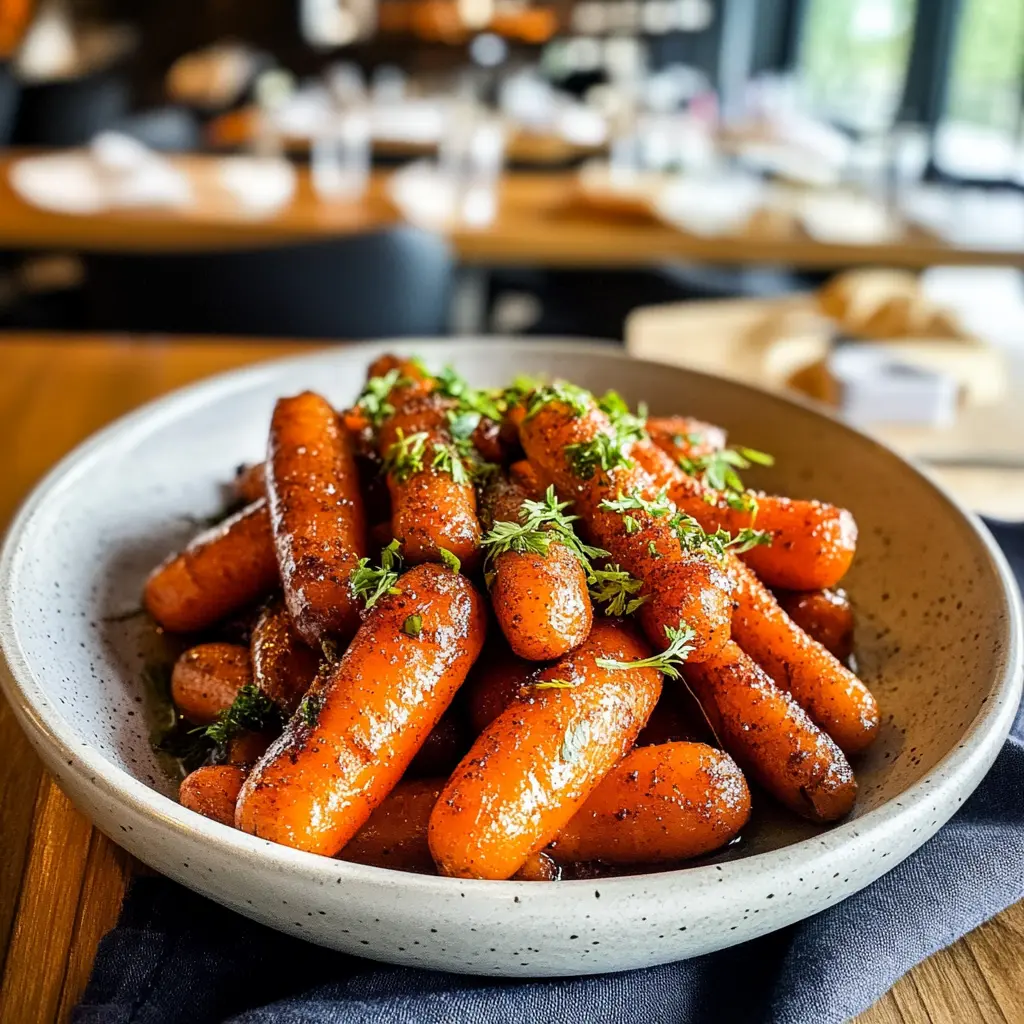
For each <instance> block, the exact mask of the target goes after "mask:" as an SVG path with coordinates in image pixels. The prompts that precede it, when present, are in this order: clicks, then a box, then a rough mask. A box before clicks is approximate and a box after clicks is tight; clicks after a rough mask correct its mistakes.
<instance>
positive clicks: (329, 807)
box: [236, 564, 486, 856]
mask: <svg viewBox="0 0 1024 1024" xmlns="http://www.w3.org/2000/svg"><path fill="white" fill-rule="evenodd" d="M397 587H398V589H399V591H400V592H399V593H397V594H394V593H393V594H389V595H387V596H385V597H383V598H381V599H380V600H379V601H378V602H377V603H376V604H375V605H374V606H373V608H372V609H371V610H370V612H369V613H368V614H367V616H366V618H365V620H364V621H363V624H362V626H360V628H359V631H358V632H357V633H356V636H355V639H354V640H353V641H352V643H351V645H350V646H349V648H348V650H347V651H346V652H345V654H344V655H343V656H342V658H341V660H340V661H339V662H338V663H337V665H335V666H334V668H333V669H332V671H331V672H329V673H327V674H323V675H320V676H318V677H317V679H316V681H315V682H314V683H313V685H312V687H311V688H310V690H309V692H308V693H307V694H306V697H305V698H304V700H303V703H302V704H301V705H300V707H299V710H298V711H297V712H296V714H295V715H294V717H293V718H292V720H291V721H290V722H289V723H288V726H287V728H286V729H285V732H284V734H283V735H282V736H281V738H280V739H279V740H278V741H277V742H276V743H274V745H273V746H272V747H271V748H270V749H269V750H268V751H267V754H266V756H265V757H264V758H263V759H262V760H261V761H260V762H259V763H258V764H257V765H256V767H255V768H254V769H253V771H252V773H251V774H250V776H249V778H248V779H247V780H246V784H245V786H244V787H243V789H242V794H241V797H240V798H239V802H238V810H237V815H236V821H237V824H238V827H239V828H242V829H244V830H245V831H246V832H251V833H253V834H254V835H258V836H261V837H262V838H264V839H270V840H272V841H273V842H278V843H283V844H284V845H285V846H291V847H295V848H296V849H301V850H308V851H310V852H313V853H322V854H326V855H327V856H333V855H334V854H335V853H337V852H338V851H339V850H340V849H341V848H342V847H343V846H344V845H345V844H346V843H347V842H348V841H349V840H350V839H351V838H352V836H354V835H355V834H356V832H358V831H359V829H360V828H361V827H362V825H363V824H364V823H365V821H366V820H367V818H368V817H369V816H370V814H371V813H372V811H373V809H374V808H375V807H377V806H378V805H379V804H380V802H381V801H382V800H383V799H384V797H385V796H387V794H388V793H389V792H390V791H391V790H392V789H393V788H394V786H395V785H396V783H397V782H398V780H399V779H400V778H401V777H402V775H403V774H404V772H405V770H406V768H408V766H409V763H410V762H411V761H412V759H413V757H414V756H415V754H416V751H417V750H418V749H419V748H420V747H421V746H422V744H423V742H424V740H425V739H426V737H427V734H428V733H429V732H430V730H431V729H433V727H434V726H435V725H436V724H437V722H438V720H439V719H440V717H441V715H442V714H443V713H444V711H445V708H447V707H448V705H449V704H450V703H451V700H452V698H453V697H454V695H455V692H456V690H457V689H458V688H459V686H460V685H461V684H462V681H463V680H464V679H465V677H466V673H467V672H468V671H469V668H470V666H471V665H472V664H473V661H474V660H475V658H476V657H477V655H478V654H479V652H480V648H481V647H482V646H483V640H484V633H485V631H486V617H485V608H484V602H483V599H482V598H481V597H480V595H479V594H478V593H477V592H476V590H474V588H473V586H472V584H471V583H470V582H469V581H468V580H467V579H466V578H465V577H464V576H460V575H459V574H457V573H454V572H451V571H450V570H449V569H446V568H444V567H442V566H439V565H432V564H429V565H421V566H417V567H415V568H414V569H411V570H409V572H407V573H405V574H404V575H403V576H401V577H400V578H399V580H398V584H397Z"/></svg>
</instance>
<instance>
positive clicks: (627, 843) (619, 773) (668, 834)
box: [548, 743, 750, 864]
mask: <svg viewBox="0 0 1024 1024" xmlns="http://www.w3.org/2000/svg"><path fill="white" fill-rule="evenodd" d="M749 818H750V790H749V789H748V788H747V782H746V779H744V778H743V773H742V772H741V771H740V770H739V768H738V767H737V766H736V762H735V761H733V759H732V758H731V757H730V756H729V755H728V754H725V753H723V752H722V751H721V750H715V748H714V747H709V746H707V745H706V744H703V743H665V744H661V745H660V746H655V747H640V748H638V749H636V750H634V751H633V752H632V753H630V754H627V755H626V756H625V757H624V758H623V759H622V760H621V761H620V762H619V763H618V764H617V765H616V766H615V767H614V768H613V769H612V770H611V771H610V772H609V773H608V774H607V775H606V776H605V777H604V778H603V779H602V780H601V784H600V785H599V786H598V787H597V788H596V789H595V790H594V792H593V793H591V794H590V797H589V798H588V799H587V802H586V803H585V804H584V805H583V806H582V807H581V808H580V810H579V811H577V812H576V814H574V815H573V817H572V819H571V820H570V821H569V823H568V824H567V825H566V826H565V828H564V829H562V831H561V832H560V833H559V835H558V838H557V839H556V840H555V842H554V843H553V844H552V845H551V846H550V847H549V849H548V852H549V853H550V854H551V855H552V856H553V857H554V858H555V859H556V860H559V861H587V860H602V861H606V862H608V863H612V864H655V863H658V862H659V861H672V860H684V859H686V858H687V857H699V856H701V855H702V854H705V853H710V852H711V851H712V850H717V849H718V848H719V847H720V846H724V845H725V844H726V843H728V842H731V841H732V840H733V839H735V838H736V836H737V835H738V834H739V831H740V829H742V828H743V826H744V825H746V823H747V821H748V819H749Z"/></svg>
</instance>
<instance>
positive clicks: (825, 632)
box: [775, 588, 853, 662]
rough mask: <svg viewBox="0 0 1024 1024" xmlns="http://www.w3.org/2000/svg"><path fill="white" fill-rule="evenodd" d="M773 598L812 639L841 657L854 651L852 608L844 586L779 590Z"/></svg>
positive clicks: (841, 658)
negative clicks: (827, 588)
mask: <svg viewBox="0 0 1024 1024" xmlns="http://www.w3.org/2000/svg"><path fill="white" fill-rule="evenodd" d="M775 598H776V600H777V601H778V602H779V604H780V605H781V606H782V610H783V611H784V612H785V613H786V614H787V615H788V616H789V617H790V618H791V619H792V620H793V621H794V622H795V623H796V624H797V625H798V626H799V627H800V628H801V629H802V630H803V631H804V632H805V633H806V634H807V635H808V636H809V637H810V638H811V639H812V640H817V642H818V643H819V644H821V646H822V647H824V648H825V649H826V650H828V651H830V652H831V653H832V654H834V655H835V656H836V657H837V658H838V659H839V660H840V661H843V662H845V661H846V660H847V659H848V658H849V657H850V655H851V654H852V653H853V609H852V608H851V607H850V599H849V598H848V597H847V596H846V591H845V590H843V589H842V588H837V589H836V590H782V591H779V593H777V594H776V595H775Z"/></svg>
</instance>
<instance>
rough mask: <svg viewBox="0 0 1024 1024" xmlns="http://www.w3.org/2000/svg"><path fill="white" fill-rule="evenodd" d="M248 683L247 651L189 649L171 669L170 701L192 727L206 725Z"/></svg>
mask: <svg viewBox="0 0 1024 1024" xmlns="http://www.w3.org/2000/svg"><path fill="white" fill-rule="evenodd" d="M251 682H252V666H251V663H250V660H249V650H248V648H246V647H241V646H239V645H238V644H223V643H212V644H199V645H198V646H197V647H191V648H189V649H188V650H187V651H185V652H184V654H182V655H181V657H179V658H178V660H177V661H176V662H175V663H174V668H173V669H172V670H171V699H172V700H173V701H174V706H175V707H176V708H177V709H178V710H179V711H180V712H181V713H182V715H184V716H185V718H187V719H188V720H189V721H190V722H191V723H192V724H193V725H210V724H211V723H212V722H214V721H215V720H216V718H217V716H218V715H219V714H220V713H221V712H222V711H225V710H227V708H229V707H231V703H232V701H233V700H234V699H235V697H237V696H238V691H239V690H241V688H242V687H243V686H246V685H247V684H248V683H251Z"/></svg>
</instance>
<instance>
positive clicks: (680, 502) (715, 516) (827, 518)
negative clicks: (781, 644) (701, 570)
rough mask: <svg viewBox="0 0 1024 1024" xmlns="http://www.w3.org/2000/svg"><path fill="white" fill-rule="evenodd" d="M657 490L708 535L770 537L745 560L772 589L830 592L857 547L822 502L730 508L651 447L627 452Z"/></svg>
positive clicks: (841, 518)
mask: <svg viewBox="0 0 1024 1024" xmlns="http://www.w3.org/2000/svg"><path fill="white" fill-rule="evenodd" d="M631 456H632V457H633V458H634V459H636V460H637V461H638V462H639V463H640V464H641V465H642V466H643V467H644V469H646V470H647V472H648V473H650V474H651V476H652V477H654V479H655V482H656V484H657V486H658V487H665V488H666V489H667V491H668V496H669V497H670V498H671V499H672V501H674V502H675V504H676V505H677V506H678V507H679V508H680V509H681V510H682V511H683V512H685V513H686V514H687V515H690V516H693V518H694V519H696V520H697V522H698V523H700V525H701V526H702V527H703V528H704V529H705V530H707V531H708V532H709V533H711V532H714V531H715V530H718V529H723V530H727V531H728V532H729V533H731V534H736V533H738V532H739V531H740V530H742V529H745V528H747V527H756V528H757V529H758V530H763V531H765V532H766V533H768V534H769V535H770V536H771V538H772V542H771V544H768V545H759V546H757V547H754V548H751V550H750V551H748V552H746V554H744V555H743V559H744V561H745V562H747V563H748V564H749V565H750V566H751V568H753V570H754V571H755V572H756V573H757V574H758V576H760V577H761V578H762V579H763V580H764V581H765V583H767V584H768V585H769V586H772V587H784V588H786V589H788V590H817V589H819V588H821V587H834V586H835V585H836V584H837V583H838V582H839V581H840V580H841V579H842V578H843V576H844V575H845V573H846V570H847V569H849V568H850V563H851V562H852V561H853V555H854V552H855V551H856V547H857V524H856V522H855V521H854V518H853V516H852V515H851V514H850V513H849V512H848V511H847V510H846V509H844V508H838V507H837V506H835V505H829V504H827V503H825V502H822V501H801V500H797V499H794V498H780V497H777V496H775V495H770V494H756V495H754V497H755V498H756V502H757V507H756V510H747V509H742V508H732V507H731V506H730V505H729V503H728V501H727V500H726V498H725V497H724V496H723V495H721V494H719V493H718V492H717V491H713V490H711V488H709V487H707V486H706V485H705V484H704V483H703V482H702V481H701V480H699V479H697V478H696V477H693V476H687V474H686V473H684V472H683V471H682V470H681V469H680V468H679V466H678V465H677V464H676V462H675V461H674V460H673V459H672V458H670V456H669V455H667V454H666V453H665V452H664V451H662V450H661V448H659V447H657V445H655V444H654V443H653V442H652V441H640V442H638V443H637V444H635V445H634V446H633V448H632V450H631Z"/></svg>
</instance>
